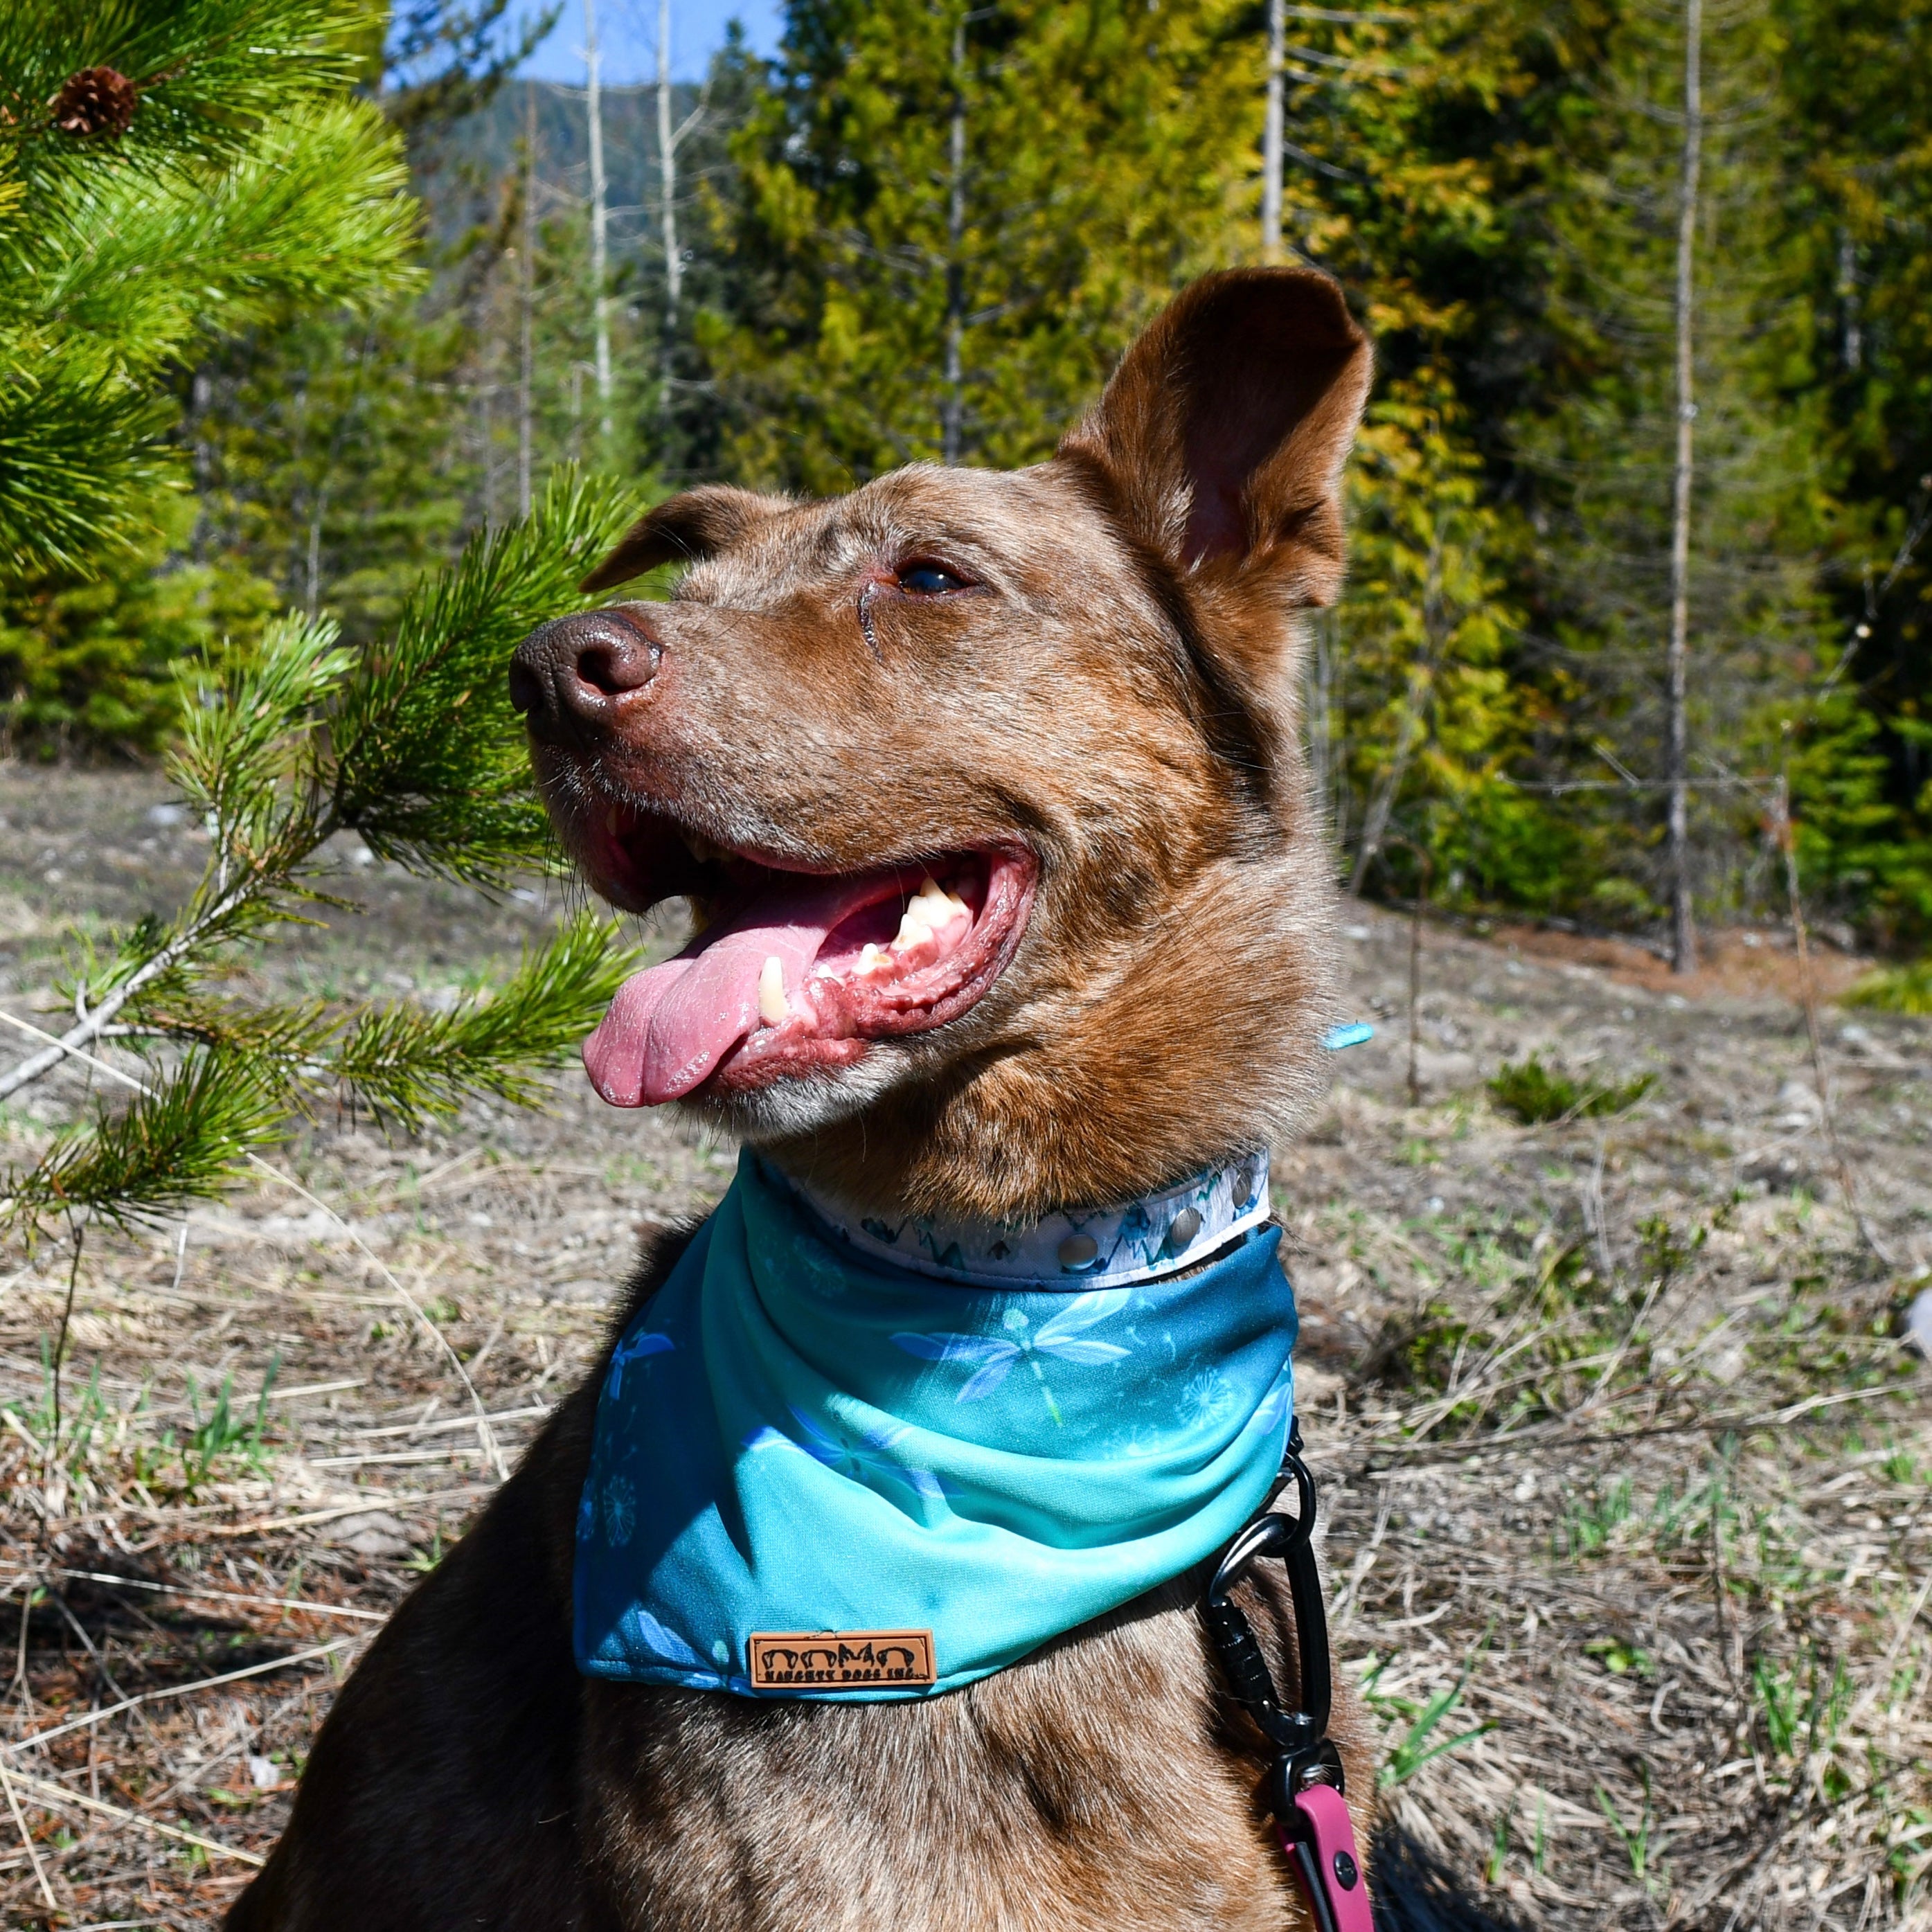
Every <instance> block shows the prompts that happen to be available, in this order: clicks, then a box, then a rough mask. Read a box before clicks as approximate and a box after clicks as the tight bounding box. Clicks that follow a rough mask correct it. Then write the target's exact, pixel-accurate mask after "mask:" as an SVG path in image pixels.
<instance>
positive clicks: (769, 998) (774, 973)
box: [739, 953, 791, 1026]
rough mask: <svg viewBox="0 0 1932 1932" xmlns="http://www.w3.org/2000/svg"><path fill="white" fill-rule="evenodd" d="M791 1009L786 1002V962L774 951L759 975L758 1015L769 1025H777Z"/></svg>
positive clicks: (741, 982)
mask: <svg viewBox="0 0 1932 1932" xmlns="http://www.w3.org/2000/svg"><path fill="white" fill-rule="evenodd" d="M742 984H743V981H742V980H740V981H739V985H741V986H742ZM790 1011H791V1009H790V1007H788V1006H787V1005H786V1004H785V989H784V961H783V960H782V959H780V958H779V957H778V955H777V954H776V953H773V954H772V956H771V957H770V958H769V959H767V960H766V962H765V965H764V970H763V971H762V972H761V973H760V974H759V975H758V1017H759V1019H761V1020H763V1022H764V1023H765V1024H766V1025H767V1026H776V1025H778V1023H779V1022H781V1020H783V1019H785V1017H786V1016H787V1015H788V1014H789V1013H790Z"/></svg>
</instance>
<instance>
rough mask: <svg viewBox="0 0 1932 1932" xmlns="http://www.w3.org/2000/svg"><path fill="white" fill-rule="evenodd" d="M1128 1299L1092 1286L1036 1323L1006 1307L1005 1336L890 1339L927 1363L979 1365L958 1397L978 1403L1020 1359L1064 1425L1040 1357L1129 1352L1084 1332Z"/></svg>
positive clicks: (1080, 1359)
mask: <svg viewBox="0 0 1932 1932" xmlns="http://www.w3.org/2000/svg"><path fill="white" fill-rule="evenodd" d="M1132 1298H1133V1296H1132V1292H1131V1291H1130V1290H1129V1289H1124V1288H1112V1289H1092V1290H1090V1291H1089V1292H1088V1293H1087V1294H1085V1295H1078V1296H1076V1298H1074V1299H1073V1301H1071V1302H1070V1303H1069V1304H1067V1307H1064V1308H1063V1309H1062V1310H1061V1311H1060V1313H1058V1315H1055V1316H1050V1317H1049V1319H1047V1320H1046V1321H1045V1322H1042V1323H1041V1324H1040V1326H1039V1327H1038V1328H1034V1325H1033V1323H1032V1321H1031V1319H1030V1318H1029V1316H1028V1314H1027V1313H1026V1311H1025V1309H1023V1308H1019V1307H1013V1308H1009V1309H1008V1310H1007V1312H1006V1313H1005V1315H1004V1316H1002V1317H1001V1326H1002V1327H1003V1328H1004V1329H1005V1330H1006V1331H1007V1332H1006V1334H1004V1335H954V1334H944V1333H941V1334H932V1335H911V1334H898V1335H895V1336H894V1337H892V1340H893V1341H894V1342H895V1343H897V1344H898V1346H899V1347H900V1348H901V1349H904V1351H905V1352H906V1353H907V1355H917V1356H919V1357H921V1358H922V1359H923V1360H925V1361H929V1362H974V1363H977V1364H979V1367H977V1368H976V1369H975V1370H974V1373H972V1374H971V1375H970V1376H968V1377H967V1378H966V1380H965V1383H964V1384H963V1385H962V1387H961V1388H960V1391H959V1394H958V1395H957V1396H956V1397H955V1398H954V1400H956V1401H959V1402H981V1401H983V1400H985V1399H986V1397H988V1396H989V1395H991V1394H992V1393H993V1391H995V1389H996V1388H998V1387H999V1386H1000V1385H1001V1383H1002V1382H1004V1381H1005V1380H1006V1379H1007V1376H1009V1375H1010V1374H1011V1373H1013V1369H1014V1367H1015V1366H1016V1364H1019V1363H1021V1362H1025V1364H1026V1365H1027V1366H1028V1368H1030V1369H1031V1370H1032V1371H1033V1375H1034V1381H1035V1382H1037V1383H1039V1385H1040V1394H1041V1395H1042V1396H1043V1397H1044V1398H1045V1399H1046V1412H1047V1413H1048V1414H1049V1415H1050V1416H1052V1418H1053V1419H1054V1421H1055V1424H1058V1426H1060V1427H1063V1428H1064V1427H1065V1426H1066V1421H1065V1418H1064V1417H1063V1416H1062V1415H1061V1412H1060V1405H1059V1403H1057V1402H1055V1400H1054V1399H1053V1391H1052V1388H1051V1387H1050V1386H1049V1384H1048V1382H1047V1379H1046V1363H1045V1361H1044V1360H1043V1358H1045V1357H1046V1356H1049V1355H1051V1356H1052V1357H1053V1358H1055V1360H1057V1361H1062V1362H1073V1363H1078V1364H1080V1365H1081V1366H1082V1367H1097V1366H1098V1365H1099V1364H1102V1363H1105V1362H1118V1361H1121V1360H1122V1359H1123V1358H1124V1357H1126V1356H1127V1355H1130V1353H1132V1351H1131V1350H1130V1349H1126V1348H1123V1347H1122V1346H1121V1344H1120V1343H1118V1342H1103V1341H1099V1340H1095V1339H1094V1337H1091V1336H1089V1335H1088V1334H1087V1332H1086V1331H1088V1329H1089V1328H1094V1327H1096V1326H1097V1325H1099V1324H1100V1323H1101V1322H1104V1321H1106V1319H1108V1318H1109V1316H1113V1315H1118V1313H1120V1312H1121V1310H1122V1309H1124V1307H1126V1306H1127V1304H1128V1302H1129V1301H1130V1300H1131V1299H1132Z"/></svg>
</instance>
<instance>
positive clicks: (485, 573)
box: [330, 471, 632, 889]
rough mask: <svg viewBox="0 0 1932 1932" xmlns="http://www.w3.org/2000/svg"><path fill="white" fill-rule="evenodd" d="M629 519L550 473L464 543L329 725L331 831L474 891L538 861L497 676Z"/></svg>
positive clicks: (601, 486)
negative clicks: (488, 528) (523, 507)
mask: <svg viewBox="0 0 1932 1932" xmlns="http://www.w3.org/2000/svg"><path fill="white" fill-rule="evenodd" d="M631 509H632V505H631V502H630V501H629V499H628V495H627V493H625V491H623V490H622V489H620V488H619V486H617V485H616V484H613V483H612V482H610V481H608V480H607V479H604V478H583V477H580V476H579V475H576V474H575V473H574V472H568V471H565V472H559V474H558V475H556V477H555V478H553V480H552V481H551V483H550V487H549V488H548V489H547V490H546V491H545V492H544V496H543V499H542V501H541V503H539V504H538V506H537V508H536V509H535V511H533V512H532V514H531V516H530V517H529V520H527V521H526V522H525V523H521V524H517V525H513V526H511V527H510V528H509V529H505V530H502V531H499V532H490V533H489V534H487V535H484V536H482V537H480V538H478V539H476V540H475V541H474V542H472V544H471V545H470V547H469V549H468V550H466V552H465V553H464V554H463V559H462V561H461V562H460V563H459V564H458V565H457V567H456V568H455V570H453V571H449V572H447V573H446V574H444V575H443V576H441V577H438V578H436V579H434V580H432V581H431V583H429V584H428V585H427V586H424V587H423V588H422V589H419V591H418V592H416V595H413V596H412V597H411V598H410V601H409V603H408V604H407V606H406V607H404V610H403V613H402V615H401V618H400V619H398V622H397V625H396V632H395V638H394V640H393V641H392V643H390V644H389V646H386V648H384V649H380V650H376V651H372V652H371V653H370V654H369V655H368V657H367V658H365V660H364V661H363V663H362V666H361V667H359V670H358V671H357V673H356V675H355V676H353V678H351V679H350V681H349V682H348V684H347V685H346V686H345V687H344V691H343V692H342V695H341V699H340V700H339V702H338V704H337V706H336V708H335V712H334V715H333V717H332V721H331V732H332V739H333V741H334V743H335V776H334V779H333V782H332V791H331V801H330V811H331V814H332V817H333V819H334V820H335V823H338V824H340V825H342V826H347V827H349V828H351V829H354V830H355V831H357V832H360V833H361V834H362V837H363V838H365V840H366V841H368V845H369V848H370V850H371V851H373V852H374V853H376V854H377V856H379V857H382V858H386V859H395V860H396V861H398V862H399V863H401V864H402V865H407V866H408V867H410V868H411V869H412V870H413V871H427V872H431V873H434V874H440V875H441V876H443V877H449V878H454V879H460V880H466V881H467V882H468V883H472V884H475V885H478V886H484V887H485V888H486V889H494V888H496V887H499V886H501V885H502V883H503V881H504V879H505V876H506V874H508V871H510V870H511V868H514V867H516V866H518V865H529V864H532V863H534V862H539V861H540V860H541V856H542V854H543V852H544V841H545V829H544V820H543V817H542V814H541V811H540V810H539V809H538V806H537V804H536V802H535V799H534V798H532V796H531V794H530V792H529V785H528V781H527V778H526V763H525V759H524V756H523V748H522V741H521V733H520V730H519V729H518V726H517V720H516V718H515V716H514V713H513V712H511V709H510V703H509V696H508V688H507V685H506V682H505V666H506V664H507V663H508V658H509V653H510V652H511V649H513V648H514V646H515V645H516V644H517V643H518V642H519V641H520V640H521V639H522V638H523V637H524V636H525V635H526V634H527V633H528V632H529V631H530V630H532V628H534V627H535V625H537V624H538V623H540V622H543V621H544V619H547V618H550V617H555V616H560V615H562V613H564V612H565V611H566V610H577V609H579V608H580V607H582V606H583V603H584V601H585V599H584V598H583V597H582V596H580V595H579V593H578V592H577V580H578V579H579V578H580V577H582V576H583V574H584V573H585V571H587V570H588V569H589V567H590V565H591V564H592V562H595V559H597V557H598V556H600V555H601V554H602V553H604V551H605V550H607V548H608V547H609V546H610V544H611V543H612V542H613V541H615V539H616V534H617V532H619V530H620V529H622V527H623V526H624V525H625V522H626V520H628V517H629V516H630V514H631Z"/></svg>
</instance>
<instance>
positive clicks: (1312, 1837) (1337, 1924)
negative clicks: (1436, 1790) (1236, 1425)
mask: <svg viewBox="0 0 1932 1932" xmlns="http://www.w3.org/2000/svg"><path fill="white" fill-rule="evenodd" d="M1282 1469H1283V1473H1284V1474H1285V1475H1288V1476H1289V1477H1290V1478H1292V1479H1293V1481H1294V1484H1295V1494H1296V1497H1297V1499H1298V1503H1299V1505H1300V1512H1301V1513H1300V1514H1298V1515H1296V1516H1292V1517H1288V1516H1277V1515H1276V1514H1274V1512H1273V1511H1269V1512H1268V1513H1266V1514H1263V1515H1261V1516H1258V1517H1256V1518H1255V1519H1254V1520H1253V1522H1252V1523H1250V1524H1249V1525H1248V1526H1247V1528H1246V1529H1244V1530H1243V1531H1242V1532H1241V1534H1240V1535H1238V1536H1237V1537H1236V1538H1235V1540H1234V1541H1233V1542H1232V1544H1229V1546H1228V1553H1227V1554H1226V1556H1223V1558H1222V1559H1221V1564H1220V1568H1219V1569H1217V1571H1215V1572H1214V1580H1213V1581H1212V1582H1211V1583H1209V1585H1208V1596H1207V1606H1206V1607H1207V1613H1208V1634H1209V1635H1210V1636H1211V1637H1212V1638H1213V1639H1214V1649H1215V1652H1216V1654H1217V1655H1218V1656H1219V1657H1220V1661H1221V1670H1222V1674H1223V1676H1225V1677H1226V1679H1227V1682H1228V1689H1229V1694H1231V1695H1232V1697H1233V1698H1234V1700H1235V1703H1238V1704H1239V1705H1240V1706H1241V1707H1242V1709H1244V1710H1245V1711H1246V1712H1247V1713H1248V1715H1250V1717H1251V1718H1253V1719H1254V1721H1255V1723H1256V1725H1257V1726H1258V1727H1259V1729H1260V1730H1261V1733H1262V1736H1264V1737H1265V1738H1266V1739H1268V1742H1269V1743H1270V1744H1271V1745H1272V1746H1273V1747H1274V1761H1273V1762H1272V1763H1271V1764H1270V1765H1269V1766H1268V1775H1267V1776H1266V1777H1265V1778H1264V1780H1263V1781H1262V1790H1263V1791H1264V1792H1265V1793H1266V1795H1267V1802H1268V1811H1269V1815H1270V1816H1271V1817H1272V1818H1273V1819H1274V1826H1275V1830H1276V1832H1277V1834H1278V1835H1279V1836H1280V1839H1281V1848H1282V1850H1283V1852H1285V1853H1286V1855H1287V1858H1288V1862H1289V1869H1290V1870H1292V1872H1293V1873H1295V1882H1296V1883H1297V1885H1298V1886H1299V1888H1300V1889H1301V1895H1302V1897H1303V1898H1304V1900H1306V1902H1307V1906H1308V1913H1309V1916H1310V1918H1312V1919H1313V1921H1314V1922H1315V1932H1373V1919H1372V1918H1371V1917H1370V1909H1369V1889H1368V1887H1367V1885H1365V1884H1364V1882H1363V1879H1362V1861H1361V1856H1360V1855H1359V1854H1358V1852H1357V1851H1356V1849H1355V1826H1354V1825H1353V1823H1352V1822H1351V1821H1350V1819H1349V1807H1348V1805H1347V1803H1346V1801H1345V1799H1344V1797H1343V1790H1344V1780H1343V1772H1342V1754H1341V1753H1340V1751H1338V1750H1337V1748H1335V1745H1334V1742H1332V1740H1331V1739H1330V1738H1329V1736H1328V1710H1329V1705H1330V1703H1331V1698H1332V1695H1333V1687H1332V1685H1331V1682H1330V1680H1329V1675H1328V1612H1327V1610H1325V1608H1324V1607H1323V1604H1322V1578H1321V1575H1320V1574H1319V1571H1317V1570H1316V1567H1315V1546H1314V1544H1313V1541H1312V1538H1313V1535H1314V1532H1315V1508H1316V1496H1315V1478H1314V1477H1313V1475H1310V1473H1309V1469H1308V1465H1307V1463H1304V1461H1303V1460H1301V1418H1299V1417H1298V1418H1296V1419H1295V1422H1294V1423H1293V1424H1292V1425H1291V1427H1290V1428H1289V1436H1288V1448H1287V1451H1286V1454H1285V1455H1284V1456H1283V1459H1282ZM1265 1556H1273V1557H1279V1558H1280V1560H1281V1562H1282V1565H1283V1568H1285V1569H1286V1571H1287V1572H1288V1592H1289V1602H1290V1603H1291V1604H1292V1606H1293V1608H1294V1612H1295V1651H1296V1654H1297V1655H1298V1657H1299V1658H1300V1660H1301V1709H1299V1710H1289V1709H1286V1707H1285V1706H1283V1703H1282V1700H1281V1696H1280V1692H1279V1691H1277V1689H1276V1688H1275V1682H1274V1675H1273V1673H1271V1671H1270V1670H1269V1669H1268V1660H1267V1658H1265V1657H1264V1656H1263V1655H1262V1647H1261V1646H1260V1644H1259V1643H1257V1642H1256V1640H1255V1633H1254V1630H1253V1626H1252V1625H1250V1623H1249V1622H1248V1620H1247V1617H1246V1616H1244V1615H1243V1614H1242V1613H1241V1607H1240V1606H1239V1605H1238V1604H1236V1603H1235V1602H1234V1601H1232V1598H1230V1596H1229V1592H1230V1591H1232V1589H1233V1588H1234V1586H1235V1584H1237V1583H1239V1582H1240V1581H1241V1579H1242V1577H1244V1576H1245V1575H1247V1572H1248V1571H1249V1570H1250V1568H1252V1567H1253V1565H1255V1564H1256V1563H1257V1562H1259V1561H1260V1560H1261V1559H1262V1558H1263V1557H1265Z"/></svg>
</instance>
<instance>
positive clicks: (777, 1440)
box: [745, 1403, 946, 1503]
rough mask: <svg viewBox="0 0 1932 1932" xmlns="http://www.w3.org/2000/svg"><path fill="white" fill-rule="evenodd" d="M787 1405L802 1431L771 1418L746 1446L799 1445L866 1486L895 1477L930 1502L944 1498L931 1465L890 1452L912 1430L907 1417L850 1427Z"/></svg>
mask: <svg viewBox="0 0 1932 1932" xmlns="http://www.w3.org/2000/svg"><path fill="white" fill-rule="evenodd" d="M786 1406H787V1408H789V1409H790V1410H791V1419H792V1421H793V1422H794V1423H796V1424H797V1426H798V1435H797V1436H796V1437H793V1436H787V1435H785V1434H784V1433H781V1431H780V1430H775V1429H773V1428H772V1427H770V1426H769V1424H767V1425H766V1427H763V1428H761V1429H754V1430H753V1431H752V1432H751V1434H750V1435H749V1436H746V1437H745V1448H747V1449H750V1450H757V1449H793V1450H798V1451H802V1453H803V1454H805V1455H807V1456H809V1457H811V1459H812V1460H813V1461H814V1462H815V1463H823V1464H824V1465H825V1466H826V1468H827V1469H835V1470H836V1471H837V1472H838V1474H839V1475H841V1476H849V1477H850V1478H852V1480H853V1481H854V1482H859V1483H863V1484H865V1486H866V1487H868V1489H874V1488H877V1486H878V1485H879V1484H880V1483H882V1482H883V1483H896V1484H898V1485H899V1486H900V1487H902V1488H904V1489H908V1490H911V1491H912V1493H913V1495H914V1496H918V1497H920V1498H922V1499H923V1500H924V1501H926V1502H935V1503H936V1502H943V1501H944V1499H945V1496H946V1486H945V1485H944V1484H943V1483H942V1482H941V1481H940V1480H939V1478H938V1477H937V1476H935V1475H933V1473H932V1471H931V1470H929V1469H913V1468H912V1467H911V1466H910V1464H907V1463H901V1461H899V1460H898V1458H897V1457H895V1455H894V1454H892V1451H894V1450H895V1449H896V1448H898V1445H900V1444H901V1442H904V1440H905V1439H906V1438H907V1436H910V1435H911V1433H912V1431H911V1430H910V1429H908V1428H907V1427H906V1425H905V1424H904V1423H902V1422H895V1423H889V1424H886V1426H885V1427H883V1428H876V1429H859V1430H852V1431H850V1432H849V1433H848V1432H847V1431H845V1430H841V1429H839V1428H838V1426H837V1424H829V1426H828V1424H827V1422H826V1421H820V1419H819V1418H817V1417H815V1416H810V1415H806V1414H805V1411H804V1410H803V1409H799V1408H798V1407H796V1406H795V1405H793V1404H790V1403H787V1405H786Z"/></svg>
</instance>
